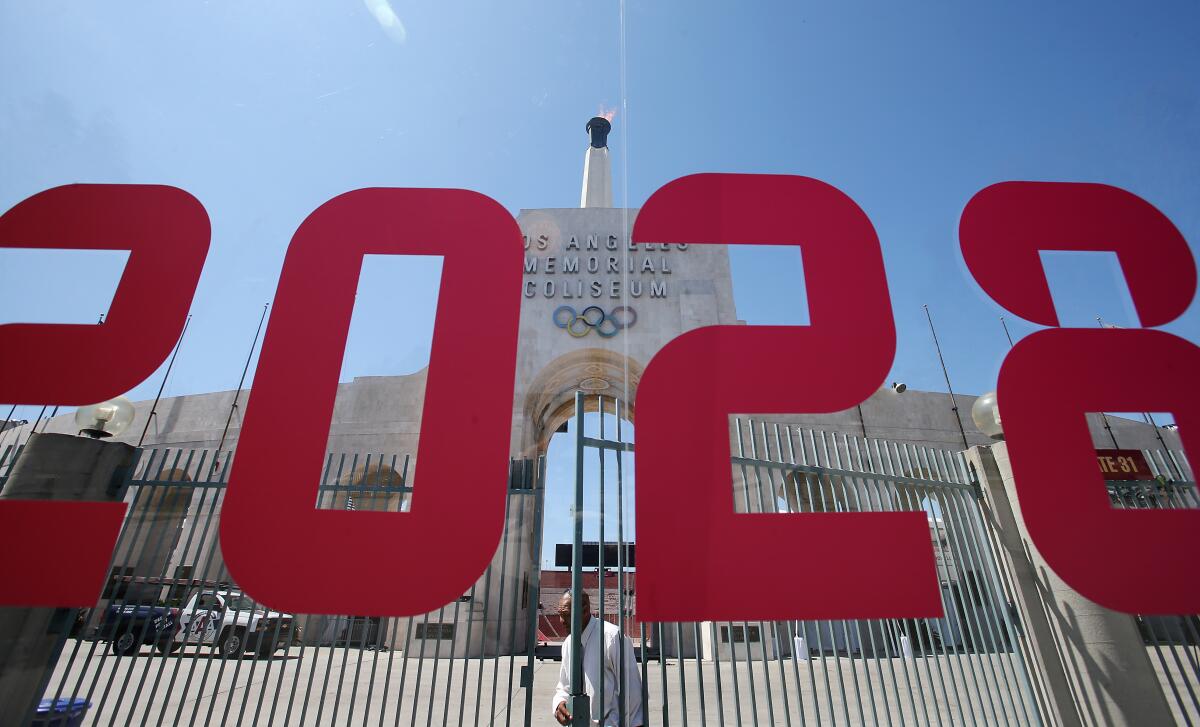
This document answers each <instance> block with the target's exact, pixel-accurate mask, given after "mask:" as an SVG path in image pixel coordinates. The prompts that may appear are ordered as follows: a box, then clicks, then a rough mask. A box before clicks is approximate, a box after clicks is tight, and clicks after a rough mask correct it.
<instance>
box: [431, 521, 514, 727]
mask: <svg viewBox="0 0 1200 727" xmlns="http://www.w3.org/2000/svg"><path fill="white" fill-rule="evenodd" d="M506 515H507V513H506ZM443 608H444V607H443ZM432 614H433V611H428V612H426V613H425V615H424V616H423V617H422V619H421V648H420V649H418V650H417V674H416V676H414V677H413V700H412V708H411V709H409V711H408V717H409V721H408V724H409V727H412V726H413V725H415V724H416V723H417V707H418V706H419V704H420V701H421V674H422V673H423V672H424V671H425V646H426V645H427V644H428V643H429V617H430V615H432ZM437 619H438V620H437V623H438V633H439V634H440V633H441V623H442V611H441V610H439V611H438V615H437ZM434 648H437V647H436V646H435V647H434ZM492 687H493V689H494V688H495V682H493V683H492ZM429 698H430V699H433V694H432V693H431V694H430V695H429Z"/></svg>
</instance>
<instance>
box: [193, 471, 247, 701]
mask: <svg viewBox="0 0 1200 727" xmlns="http://www.w3.org/2000/svg"><path fill="white" fill-rule="evenodd" d="M232 461H233V458H232V456H228V457H226V458H225V465H224V470H223V472H222V478H221V481H222V482H226V481H227V480H226V479H225V476H224V475H225V473H226V472H228V469H229V465H230V463H231V462H232ZM216 462H217V454H214V455H213V463H214V464H215V463H216ZM219 541H220V537H219V533H218V537H216V538H214V541H213V542H214V543H219ZM222 573H225V574H228V569H226V568H225V562H224V559H223V558H222V561H221V565H220V567H218V569H217V575H218V578H217V579H216V580H217V581H221V580H222V579H221V578H220V575H221V574H222ZM216 590H219V586H218V588H216V589H214V591H216ZM239 610H240V609H233V620H234V623H236V622H237V614H238V611H239ZM228 612H229V609H228V608H226V613H228ZM218 633H219V632H218ZM219 641H220V639H219V637H218V643H219ZM219 652H220V649H219V648H215V649H212V650H211V651H210V653H209V657H208V659H207V661H206V663H205V667H204V672H203V673H202V674H201V675H200V687H199V688H198V690H197V691H198V692H200V693H201V694H203V693H204V685H205V684H206V683H207V681H208V675H209V673H210V672H211V670H212V664H213V660H214V659H216V658H217V657H218V654H219ZM220 659H221V666H220V667H219V668H218V670H217V687H218V689H219V687H220V683H221V677H222V675H223V674H224V671H225V657H224V656H223V655H222V656H221V657H220ZM216 706H217V700H216V696H215V695H214V697H213V699H211V700H210V701H209V703H208V714H207V715H206V716H205V722H206V724H207V723H210V722H212V715H213V710H215V709H216ZM199 707H200V705H199V703H197V705H196V708H195V709H193V710H192V721H191V723H192V724H195V721H196V718H197V717H198V716H199V714H200V712H199Z"/></svg>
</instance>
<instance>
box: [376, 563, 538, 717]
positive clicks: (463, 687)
mask: <svg viewBox="0 0 1200 727" xmlns="http://www.w3.org/2000/svg"><path fill="white" fill-rule="evenodd" d="M478 586H479V584H478V582H476V583H473V584H471V600H469V601H468V603H470V604H471V605H470V606H469V607H468V608H467V640H466V647H465V648H464V650H463V651H464V653H463V668H462V682H461V683H460V684H459V687H458V724H459V727H462V723H463V716H464V715H465V714H466V713H467V675H468V674H469V673H470V671H471V648H472V647H471V643H472V642H471V632H472V631H473V630H474V627H475V595H476V589H477V588H478ZM404 659H405V661H406V662H407V660H408V653H407V652H406V653H405V654H404ZM480 668H481V669H482V668H483V667H482V661H481V662H480ZM396 709H397V713H398V712H399V709H400V706H399V705H397V706H396ZM442 724H450V723H449V722H447V721H446V720H445V719H443V720H442ZM526 727H528V726H526Z"/></svg>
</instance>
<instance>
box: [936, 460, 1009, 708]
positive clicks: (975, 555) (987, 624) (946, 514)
mask: <svg viewBox="0 0 1200 727" xmlns="http://www.w3.org/2000/svg"><path fill="white" fill-rule="evenodd" d="M913 452H914V456H915V457H917V458H918V459H919V460H920V461H921V462H922V465H923V466H924V467H925V468H926V469H927V470H928V471H929V472H930V475H929V477H930V479H937V480H939V481H942V482H946V483H947V484H946V485H944V486H942V487H940V488H937V489H934V488H931V495H930V496H931V497H933V498H934V501H935V502H937V504H938V508H939V509H940V510H941V512H942V515H943V517H942V528H943V529H944V530H945V533H946V535H945V540H946V544H947V547H948V548H949V551H950V554H951V556H952V557H953V558H954V561H955V568H956V570H957V571H958V572H959V573H960V581H959V583H958V584H957V593H958V596H959V598H962V597H963V596H964V594H965V595H966V596H968V597H970V598H971V599H972V600H979V601H980V602H981V603H984V602H985V601H984V600H983V598H982V597H980V596H979V594H980V593H981V592H983V593H986V592H987V590H988V589H986V588H981V586H980V584H979V583H978V582H977V581H976V580H975V579H974V578H972V579H971V580H967V579H965V578H964V577H962V576H964V575H965V573H966V570H965V568H964V567H962V566H960V565H959V563H960V561H964V555H965V562H966V563H969V564H971V566H972V569H971V572H972V573H977V572H979V571H981V570H982V569H983V568H985V567H986V566H985V565H984V563H983V560H982V558H983V557H984V553H983V551H982V548H981V544H980V543H979V542H978V538H979V535H980V533H978V532H974V533H973V532H971V531H970V530H968V529H966V528H964V527H963V524H962V522H961V518H960V517H958V516H957V513H959V512H960V509H961V508H965V507H978V506H979V503H978V502H976V501H973V495H972V496H971V497H970V498H968V496H967V494H966V493H965V492H964V491H963V490H961V489H959V488H956V487H952V486H950V484H949V483H950V482H952V480H951V478H950V477H949V475H948V473H947V471H946V469H945V466H944V464H945V463H944V462H941V461H940V457H941V455H942V454H944V453H943V452H942V451H941V450H930V449H929V448H926V447H914V448H913ZM938 537H939V538H941V537H942V536H941V535H939V536H938ZM964 543H965V544H966V545H965V546H964ZM952 593H953V591H952ZM972 594H974V595H972ZM1002 598H1005V594H1004V592H1003V591H999V592H996V593H992V594H990V599H989V600H990V602H991V603H996V602H997V599H1002ZM1006 600H1007V599H1006ZM965 605H966V604H964V611H966V618H965V620H964V619H963V618H962V617H960V618H959V621H960V624H959V625H960V627H961V628H962V629H963V630H964V631H965V632H967V633H969V634H970V635H971V648H972V651H973V652H974V654H973V655H974V657H975V659H977V660H978V661H979V662H981V663H982V664H984V665H986V666H987V669H986V671H985V670H984V669H983V668H980V670H979V671H980V673H981V674H983V680H984V681H985V682H986V683H987V684H988V685H989V689H988V695H989V699H990V696H991V686H995V687H997V688H999V687H1000V686H1001V684H1003V692H1002V693H1001V694H999V695H997V697H998V698H997V704H998V705H999V708H1000V711H1001V714H1004V715H1005V719H1006V721H1007V719H1008V716H1007V710H1006V708H1005V699H1004V697H1005V696H1007V697H1008V704H1009V705H1011V707H1012V712H1013V715H1012V716H1013V717H1014V718H1018V719H1019V717H1020V712H1021V711H1022V710H1021V709H1020V707H1019V705H1018V704H1017V702H1018V699H1017V698H1016V692H1015V691H1014V686H1013V684H1012V681H1011V680H1010V679H1009V677H1010V674H1011V671H1012V664H1011V661H1010V657H1009V656H1008V655H1007V653H1008V652H1007V648H1006V646H1005V643H1007V645H1008V646H1011V647H1012V648H1013V649H1014V651H1017V650H1018V648H1019V647H1018V643H1017V641H1016V639H1015V634H1012V635H1007V636H1006V635H1004V634H1003V629H1002V628H1000V627H999V625H998V623H997V622H994V621H993V619H992V618H991V616H992V610H991V609H985V610H984V612H983V614H982V615H980V613H979V611H978V609H976V608H971V609H969V610H967V609H966V608H965ZM1002 637H1003V638H1002ZM981 641H986V643H987V644H988V646H989V648H988V649H987V650H986V651H985V650H981V649H980V648H979V642H981ZM964 646H965V644H964ZM1002 651H1003V653H1002ZM997 660H999V662H1000V669H999V675H998V676H997V670H996V664H995V662H996V661H997ZM968 663H969V664H970V665H971V666H972V670H971V676H972V678H974V677H975V669H974V662H973V661H970V662H968ZM1006 667H1007V668H1006ZM989 676H990V678H989ZM1013 676H1014V679H1015V675H1013Z"/></svg>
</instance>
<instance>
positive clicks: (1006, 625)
mask: <svg viewBox="0 0 1200 727" xmlns="http://www.w3.org/2000/svg"><path fill="white" fill-rule="evenodd" d="M929 456H930V459H931V460H932V461H933V466H934V469H935V470H936V471H939V472H940V473H941V474H942V478H943V479H945V480H947V481H949V482H953V483H955V484H957V485H966V484H967V478H966V476H965V474H966V464H965V460H963V459H962V456H961V455H951V454H950V453H948V452H946V451H945V450H932V451H931V452H929ZM954 463H956V464H957V465H958V467H957V468H956V467H954V466H953V464H954ZM959 475H962V476H961V477H959ZM946 499H947V501H948V502H949V503H950V504H951V507H950V508H949V513H950V517H951V520H952V521H956V522H957V527H956V528H955V530H956V531H958V532H959V533H960V535H959V539H958V540H959V543H960V545H959V549H960V550H963V547H962V545H961V543H964V542H965V543H966V548H965V550H966V552H967V556H968V558H969V559H971V560H972V561H973V562H974V564H975V565H976V566H978V567H979V569H980V570H981V572H982V575H983V576H984V577H985V578H986V581H985V584H983V585H985V586H986V588H983V590H984V591H985V592H986V591H987V590H990V591H992V593H993V594H994V597H993V598H991V599H989V600H988V601H987V602H986V603H988V604H990V607H989V608H985V609H984V611H983V617H982V619H983V621H984V622H985V624H986V625H987V628H988V633H989V635H990V636H991V639H992V641H993V643H994V645H995V648H996V654H997V657H1000V650H1001V649H1004V653H1005V654H1010V652H1011V654H1010V655H1008V656H1004V657H1003V658H1001V673H1002V674H1003V676H1004V683H1005V688H1006V691H1007V692H1008V694H1009V695H1010V702H1011V703H1012V704H1013V712H1014V716H1016V717H1018V718H1020V717H1021V716H1022V714H1023V715H1024V718H1025V719H1027V720H1030V721H1031V722H1034V723H1040V721H1041V718H1040V716H1039V715H1038V711H1037V710H1038V708H1037V701H1036V699H1035V697H1034V691H1033V684H1032V682H1031V681H1030V678H1029V674H1028V672H1027V670H1026V666H1025V657H1024V652H1023V650H1022V648H1021V646H1022V643H1021V642H1022V639H1021V636H1020V634H1019V633H1018V632H1017V630H1016V628H1015V627H1014V626H1013V624H1012V620H1011V618H1012V617H1011V614H1010V612H1009V608H1008V604H1009V600H1008V594H1007V593H1006V592H1005V590H1004V586H1003V584H1002V583H1001V581H1000V577H999V573H998V571H999V569H998V568H997V567H996V561H995V558H994V557H992V556H993V553H992V552H991V550H990V549H986V550H985V548H984V545H983V542H982V541H983V540H984V539H985V538H986V537H987V535H986V533H987V531H986V529H985V527H984V524H983V518H982V515H981V513H980V505H979V501H978V499H977V495H976V494H975V493H974V492H972V493H971V494H970V495H969V496H968V495H967V493H966V492H965V491H964V490H961V489H960V490H957V492H956V493H952V496H951V497H948V498H946ZM968 512H969V513H971V515H967V514H965V513H968ZM968 587H969V588H971V589H973V591H974V592H975V593H979V592H980V590H981V584H979V583H969V584H968ZM999 599H1004V603H1003V604H1001V603H999ZM976 620H977V621H978V620H979V617H978V616H976ZM1006 665H1007V669H1005V666H1006ZM1010 675H1011V677H1012V681H1011V682H1010V681H1009V676H1010ZM1014 682H1015V685H1016V686H1014V684H1013V683H1014ZM1018 690H1019V696H1018ZM1018 701H1019V702H1020V710H1019V711H1018V709H1017V702H1018Z"/></svg>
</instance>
